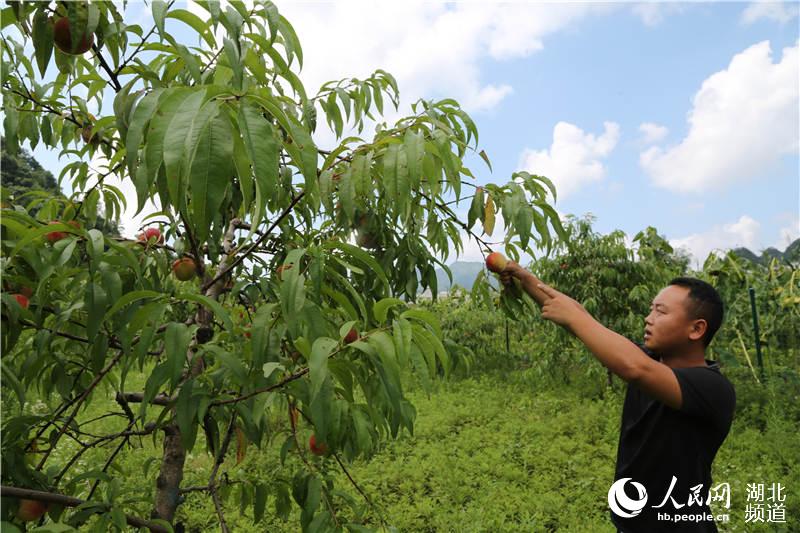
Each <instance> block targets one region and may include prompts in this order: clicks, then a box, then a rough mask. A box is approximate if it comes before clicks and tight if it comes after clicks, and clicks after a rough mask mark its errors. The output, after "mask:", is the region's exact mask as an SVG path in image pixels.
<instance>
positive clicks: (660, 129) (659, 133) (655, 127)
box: [639, 122, 669, 144]
mask: <svg viewBox="0 0 800 533" xmlns="http://www.w3.org/2000/svg"><path fill="white" fill-rule="evenodd" d="M639 131H640V132H642V135H643V138H642V142H644V143H645V144H652V143H656V142H658V141H660V140H662V139H664V137H666V136H667V133H669V129H667V127H666V126H661V125H660V124H656V123H654V122H642V123H641V124H639Z"/></svg>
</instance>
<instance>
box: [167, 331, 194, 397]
mask: <svg viewBox="0 0 800 533" xmlns="http://www.w3.org/2000/svg"><path fill="white" fill-rule="evenodd" d="M191 340H192V332H191V330H190V329H189V327H188V326H187V325H186V324H182V323H180V322H170V323H169V324H167V329H166V331H165V332H164V351H165V353H166V356H167V366H168V369H169V370H168V376H169V379H170V382H171V384H172V387H175V386H176V385H177V384H178V382H179V381H180V379H181V372H183V367H184V366H185V365H186V352H187V350H188V349H189V342H190V341H191Z"/></svg>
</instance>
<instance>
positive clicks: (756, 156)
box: [639, 41, 800, 192]
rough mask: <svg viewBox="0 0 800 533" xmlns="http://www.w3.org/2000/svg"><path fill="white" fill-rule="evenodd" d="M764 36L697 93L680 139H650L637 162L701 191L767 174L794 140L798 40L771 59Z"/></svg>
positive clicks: (668, 183) (683, 187)
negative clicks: (673, 142) (666, 144)
mask: <svg viewBox="0 0 800 533" xmlns="http://www.w3.org/2000/svg"><path fill="white" fill-rule="evenodd" d="M771 55H772V52H771V49H770V45H769V42H768V41H764V42H761V43H758V44H755V45H753V46H751V47H750V48H748V49H746V50H745V51H743V52H741V53H739V54H737V55H736V56H734V57H733V59H732V60H731V62H730V65H728V68H727V69H725V70H722V71H720V72H717V73H715V74H713V75H711V76H710V77H709V78H707V79H706V80H705V81H704V82H703V84H702V86H701V88H700V90H699V91H698V92H697V94H696V95H695V96H694V102H693V107H692V109H691V111H690V112H689V116H688V121H689V132H688V134H687V136H686V137H685V138H684V139H683V140H682V141H681V142H680V143H679V144H678V145H677V146H673V147H670V148H667V149H664V148H661V147H652V148H649V149H648V150H646V151H645V152H643V153H642V154H641V155H640V159H639V161H640V164H641V166H642V167H643V168H644V170H645V171H646V172H647V173H648V174H649V175H650V176H651V178H652V180H653V182H654V183H655V184H656V185H657V186H660V187H664V188H666V189H670V190H673V191H680V192H698V191H703V190H708V189H712V188H720V187H723V186H725V185H729V184H731V183H734V182H737V181H742V180H746V179H752V178H755V177H757V176H762V175H764V172H765V171H766V170H768V169H769V168H770V167H772V166H773V165H775V164H776V163H777V162H778V161H779V160H780V158H781V157H783V156H784V155H786V154H790V153H795V152H797V150H798V146H800V141H798V129H799V126H798V113H797V109H798V91H800V89H799V88H798V77H800V73H799V70H800V69H799V68H798V65H799V64H800V63H798V61H799V59H798V45H797V44H796V45H795V46H794V47H792V48H785V49H784V50H783V57H782V59H781V61H780V62H779V63H773V62H772V58H771Z"/></svg>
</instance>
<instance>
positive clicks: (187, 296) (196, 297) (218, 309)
mask: <svg viewBox="0 0 800 533" xmlns="http://www.w3.org/2000/svg"><path fill="white" fill-rule="evenodd" d="M175 298H177V299H179V300H189V301H192V302H197V303H199V304H202V305H204V306H206V307H208V308H209V309H211V310H212V311H214V315H216V317H217V319H219V320H221V321H222V323H223V325H224V326H225V329H227V330H228V331H233V321H232V320H231V315H230V314H229V313H228V311H227V310H226V309H225V308H224V307H223V306H222V304H220V303H219V302H218V301H217V300H214V299H213V298H209V297H208V296H204V295H202V294H194V293H189V292H182V293H178V294H176V295H175Z"/></svg>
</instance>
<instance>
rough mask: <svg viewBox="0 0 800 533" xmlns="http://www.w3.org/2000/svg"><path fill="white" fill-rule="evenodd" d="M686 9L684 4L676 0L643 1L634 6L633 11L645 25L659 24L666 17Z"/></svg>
mask: <svg viewBox="0 0 800 533" xmlns="http://www.w3.org/2000/svg"><path fill="white" fill-rule="evenodd" d="M683 9H684V7H683V5H682V4H678V3H675V2H642V3H640V4H635V5H634V6H633V12H634V14H636V16H638V17H639V18H640V19H641V20H642V22H643V23H644V25H645V26H658V25H659V24H660V23H661V21H663V20H664V17H666V16H667V15H671V14H673V13H680V12H682V11H683Z"/></svg>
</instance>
